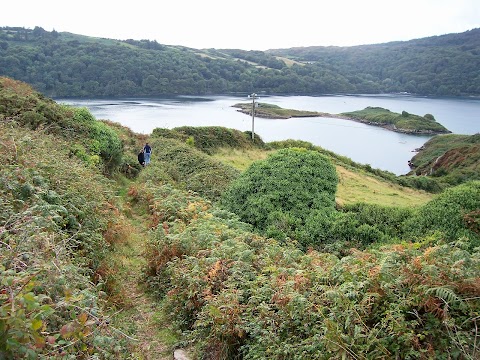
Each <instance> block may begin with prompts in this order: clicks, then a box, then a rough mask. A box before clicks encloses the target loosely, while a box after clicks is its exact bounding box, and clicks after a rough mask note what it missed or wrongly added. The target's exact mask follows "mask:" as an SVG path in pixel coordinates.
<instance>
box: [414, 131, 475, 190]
mask: <svg viewBox="0 0 480 360" xmlns="http://www.w3.org/2000/svg"><path fill="white" fill-rule="evenodd" d="M412 165H413V166H414V167H415V169H414V170H413V171H412V173H415V174H417V175H425V174H428V175H433V176H435V177H437V178H438V179H439V180H441V181H444V182H447V183H450V184H459V183H462V182H464V181H466V180H479V179H480V134H475V135H458V134H449V135H439V136H435V137H433V138H431V139H430V140H429V141H427V143H426V144H425V145H424V146H423V147H422V149H421V150H420V151H419V152H418V153H417V154H416V155H415V156H414V157H413V158H412Z"/></svg>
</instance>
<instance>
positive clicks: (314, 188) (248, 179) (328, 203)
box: [221, 148, 338, 235]
mask: <svg viewBox="0 0 480 360" xmlns="http://www.w3.org/2000/svg"><path fill="white" fill-rule="evenodd" d="M337 181H338V179H337V173H336V170H335V167H334V166H333V165H332V163H331V162H330V160H328V159H327V158H326V157H325V156H323V155H321V154H320V153H318V152H316V151H311V150H306V149H299V148H290V149H282V150H279V151H277V152H275V153H274V154H272V155H270V156H269V157H268V158H267V159H265V160H262V161H258V162H255V163H253V164H252V165H251V166H250V167H249V168H248V169H247V170H246V171H245V172H244V173H243V174H242V175H241V176H240V177H239V178H238V179H237V180H236V181H234V182H233V183H232V184H231V186H230V187H229V188H228V189H227V191H226V192H225V193H224V194H223V196H222V199H221V204H222V206H223V207H225V208H226V209H228V210H229V211H232V212H234V213H236V214H237V215H238V216H239V217H240V218H241V220H242V221H245V222H247V223H250V224H252V225H253V226H255V227H256V228H257V229H259V230H261V231H265V230H266V229H269V232H272V225H273V226H275V225H276V226H278V224H279V223H282V224H283V225H284V226H283V229H281V230H282V232H284V233H285V234H286V235H289V234H292V233H293V231H295V227H298V226H301V225H302V224H303V223H304V222H305V219H306V218H307V217H308V215H309V214H310V213H311V212H312V211H313V210H315V209H323V208H332V209H333V208H334V207H335V192H336V189H337ZM272 214H275V216H272ZM286 220H288V221H286Z"/></svg>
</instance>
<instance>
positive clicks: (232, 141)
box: [152, 126, 264, 155]
mask: <svg viewBox="0 0 480 360" xmlns="http://www.w3.org/2000/svg"><path fill="white" fill-rule="evenodd" d="M152 136H153V137H166V138H173V139H179V140H180V139H181V140H183V141H185V142H186V143H188V144H189V145H192V146H195V147H196V148H197V149H198V150H201V151H203V152H205V153H207V154H210V155H211V154H213V153H214V152H215V151H216V150H218V149H220V148H236V149H251V148H254V147H263V146H264V143H263V140H262V139H261V138H260V137H259V136H256V138H255V141H254V142H252V137H251V134H249V133H248V132H241V131H239V130H235V129H229V128H225V127H221V126H195V127H194V126H182V127H177V128H174V129H172V130H168V129H154V130H153V133H152Z"/></svg>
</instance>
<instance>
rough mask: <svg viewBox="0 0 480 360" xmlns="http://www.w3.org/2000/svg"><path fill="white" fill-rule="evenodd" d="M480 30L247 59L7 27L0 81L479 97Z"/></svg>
mask: <svg viewBox="0 0 480 360" xmlns="http://www.w3.org/2000/svg"><path fill="white" fill-rule="evenodd" d="M479 54H480V29H474V30H470V31H467V32H464V33H460V34H449V35H443V36H436V37H429V38H424V39H418V40H411V41H407V42H392V43H386V44H378V45H362V46H353V47H305V48H291V49H272V50H268V51H244V50H239V49H192V48H187V47H182V46H167V45H162V44H159V43H158V42H156V41H151V40H140V41H137V40H125V41H119V40H112V39H104V38H96V37H88V36H82V35H77V34H71V33H65V32H56V31H52V32H48V31H45V30H44V29H43V28H41V27H35V28H34V29H25V28H22V27H3V28H0V75H1V76H8V77H12V78H15V79H18V80H21V81H24V82H27V83H29V84H31V85H32V86H33V87H34V88H35V89H36V90H38V91H40V92H42V93H44V94H46V95H48V96H51V97H102V96H103V97H122V96H160V95H171V94H185V95H187V94H196V95H201V94H226V93H250V92H253V91H254V92H257V93H259V92H265V93H275V94H332V93H336V94H341V93H350V94H355V93H356V94H359V93H364V94H365V93H369V94H375V93H400V92H408V93H412V94H418V95H429V96H480V81H479V79H480V56H478V55H479Z"/></svg>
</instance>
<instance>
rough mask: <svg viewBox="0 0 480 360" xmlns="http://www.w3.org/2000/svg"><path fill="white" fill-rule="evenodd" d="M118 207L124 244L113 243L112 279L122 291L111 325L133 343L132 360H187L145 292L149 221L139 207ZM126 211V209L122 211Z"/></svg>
mask: <svg viewBox="0 0 480 360" xmlns="http://www.w3.org/2000/svg"><path fill="white" fill-rule="evenodd" d="M120 201H122V202H124V204H121V205H122V207H123V208H124V210H123V212H124V214H125V221H126V223H125V224H124V231H125V232H126V234H125V235H126V236H125V237H124V241H122V242H120V243H118V244H115V251H114V253H113V255H112V261H113V263H115V264H116V272H115V278H116V279H117V281H118V284H119V286H120V288H121V290H120V293H119V296H120V297H121V298H120V300H121V302H122V306H121V310H119V311H118V310H117V312H116V315H115V319H114V323H115V326H121V327H122V331H124V332H125V333H126V334H129V336H130V337H132V338H134V339H135V340H134V341H132V347H131V350H130V351H131V354H130V358H131V359H138V360H164V359H165V360H167V359H168V360H171V359H178V360H189V357H188V356H187V354H186V353H185V352H184V351H183V350H175V351H174V349H173V344H174V340H175V339H174V335H173V334H172V331H171V330H170V329H169V328H168V324H167V323H166V321H165V319H163V318H162V311H161V307H160V304H159V303H158V301H156V300H155V299H153V298H152V297H151V296H150V295H149V294H148V292H147V291H146V290H147V289H146V285H145V284H144V279H143V271H144V267H145V265H146V260H145V257H144V249H145V247H146V242H147V238H148V230H149V228H148V226H149V224H148V218H147V217H145V216H142V214H141V213H140V211H139V209H138V208H135V207H130V204H128V203H125V199H122V198H121V199H120ZM125 209H127V210H125Z"/></svg>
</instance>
